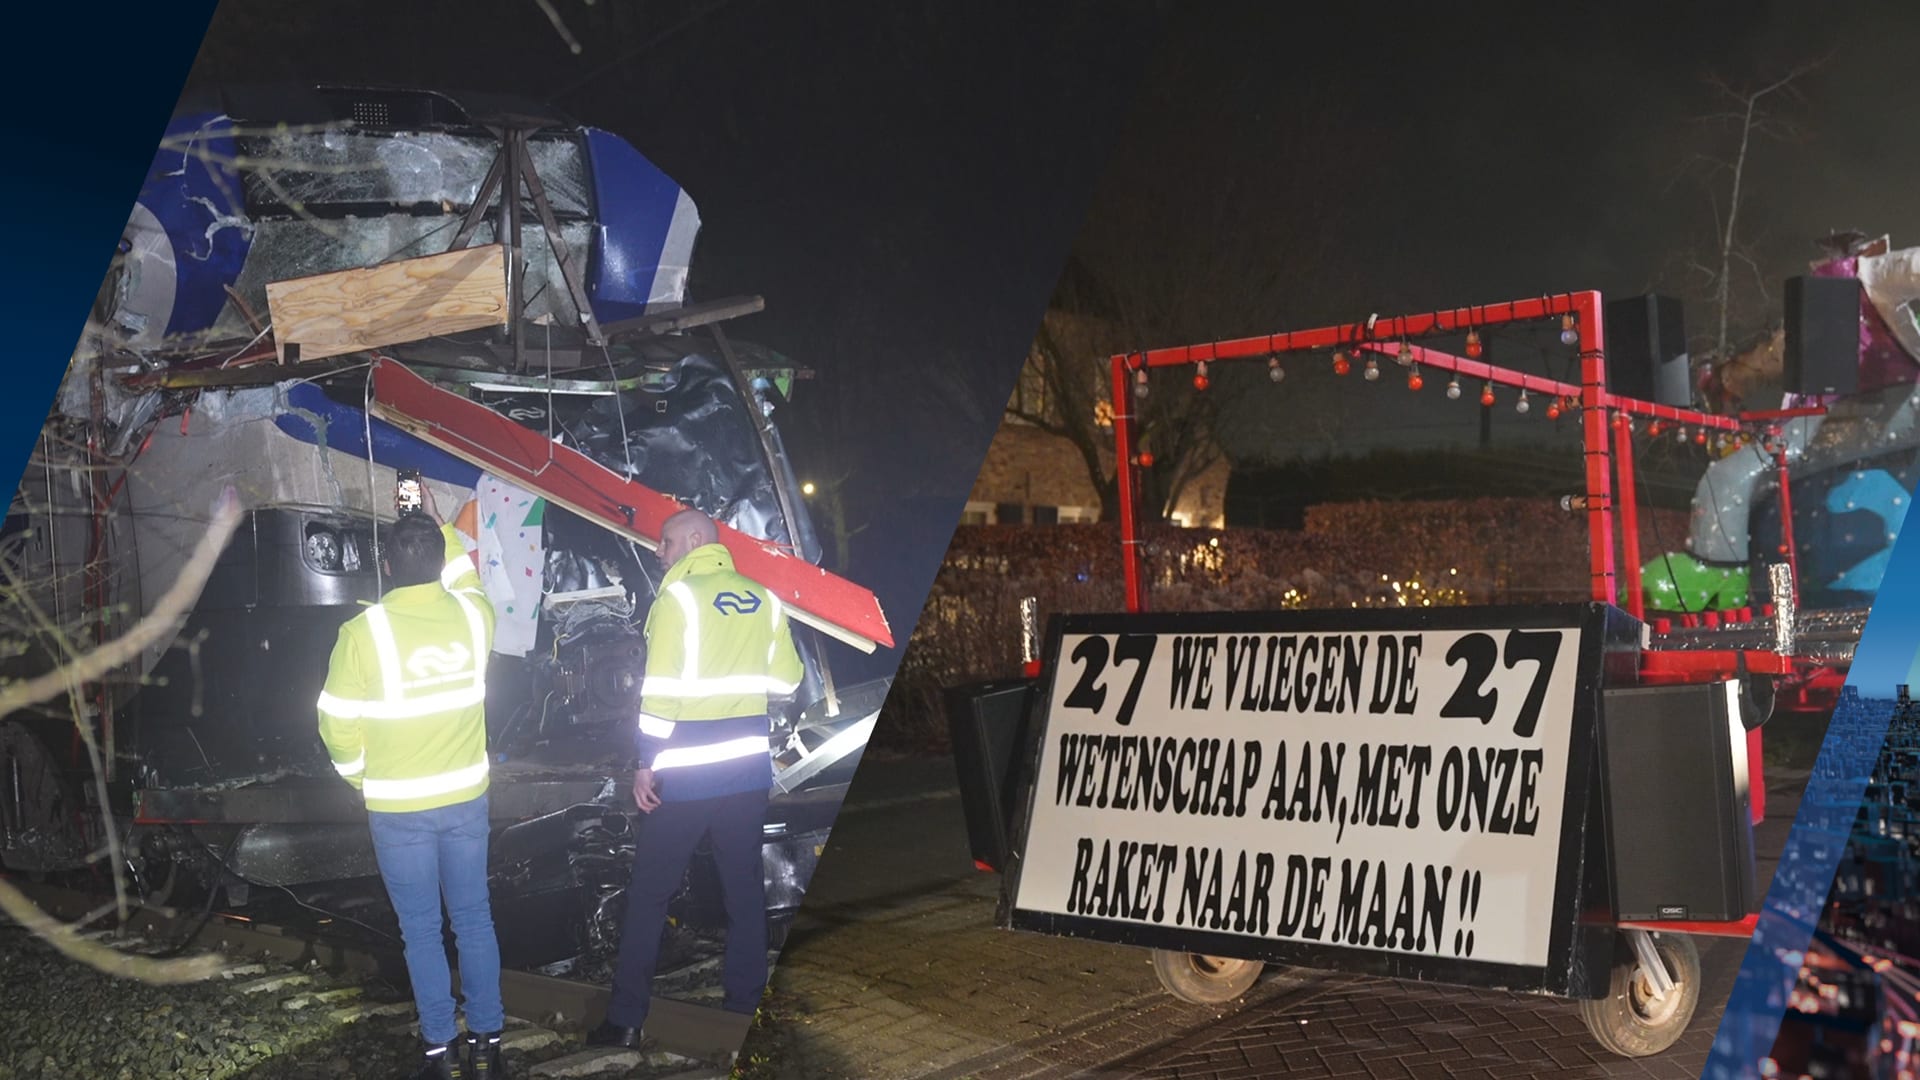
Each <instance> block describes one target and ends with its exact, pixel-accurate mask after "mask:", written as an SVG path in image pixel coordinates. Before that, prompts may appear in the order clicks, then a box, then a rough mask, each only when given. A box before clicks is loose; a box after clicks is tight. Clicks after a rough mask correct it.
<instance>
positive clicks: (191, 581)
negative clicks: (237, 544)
mask: <svg viewBox="0 0 1920 1080" xmlns="http://www.w3.org/2000/svg"><path fill="white" fill-rule="evenodd" d="M243 513H244V511H242V509H241V507H240V499H239V497H238V496H237V495H235V494H234V493H233V491H232V490H231V489H228V491H227V492H226V494H225V495H223V496H222V498H221V500H220V505H219V507H218V508H217V509H216V510H215V511H214V515H213V521H212V522H211V524H210V525H209V526H208V528H207V532H206V535H204V536H202V537H201V538H200V543H199V545H198V546H196V547H195V548H194V551H193V556H192V557H191V558H189V559H188V560H187V563H186V565H185V566H183V567H182V568H181V570H180V576H179V577H178V578H177V579H175V581H174V583H173V585H172V587H171V588H169V589H168V590H167V591H166V594H165V595H163V596H162V597H161V598H160V600H159V602H158V603H156V604H155V605H154V607H153V610H152V611H151V612H150V613H148V615H147V616H146V617H145V618H143V619H141V620H140V621H139V622H138V623H135V624H134V625H133V627H132V628H131V629H129V630H128V631H127V632H126V633H124V634H122V635H120V636H119V637H117V638H115V639H114V640H112V641H109V642H106V643H104V644H102V645H101V646H100V647H99V648H97V649H94V650H93V651H91V652H88V653H84V654H82V655H80V656H76V657H74V659H73V660H72V661H71V662H70V663H67V664H64V665H62V666H61V667H59V668H56V669H54V670H53V671H49V672H47V673H46V674H44V675H38V676H35V677H34V678H31V679H26V680H23V681H21V682H14V683H8V684H7V685H6V686H5V687H0V715H5V714H7V713H11V712H14V711H16V710H19V709H24V708H26V707H28V706H30V705H39V704H41V703H43V702H47V701H51V700H53V699H54V698H55V697H58V696H59V695H61V694H63V693H66V692H68V691H70V690H71V689H73V688H74V687H77V686H79V685H80V684H82V683H89V682H94V681H96V680H98V679H99V678H100V677H101V676H103V675H106V674H107V673H108V672H110V671H112V670H113V669H114V668H117V667H119V666H121V665H122V664H125V663H128V662H129V661H131V660H132V659H133V658H134V657H136V656H139V655H140V653H141V652H143V651H145V650H146V649H148V648H150V647H151V646H153V645H155V644H158V643H159V642H160V641H162V640H163V639H165V638H166V637H168V636H170V635H171V634H173V633H174V631H175V630H176V629H178V624H179V622H180V620H182V619H184V618H186V616H187V613H188V612H189V611H191V610H192V609H193V604H194V601H196V600H198V599H199V598H200V589H201V587H202V586H204V585H206V583H207V577H208V576H209V575H210V574H212V573H213V564H214V563H215V562H216V561H217V560H218V559H219V558H220V552H221V551H222V550H223V549H225V548H226V546H227V539H228V538H229V537H231V536H232V535H233V531H234V529H236V528H238V527H239V525H240V519H241V516H242V514H243Z"/></svg>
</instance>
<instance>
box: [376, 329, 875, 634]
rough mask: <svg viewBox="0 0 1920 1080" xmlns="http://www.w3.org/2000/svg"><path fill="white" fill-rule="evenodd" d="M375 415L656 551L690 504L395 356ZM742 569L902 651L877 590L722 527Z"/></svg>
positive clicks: (814, 611) (823, 625)
mask: <svg viewBox="0 0 1920 1080" xmlns="http://www.w3.org/2000/svg"><path fill="white" fill-rule="evenodd" d="M372 407H373V412H374V415H376V416H378V417H380V418H381V419H383V420H386V421H387V422H389V423H391V424H393V425H394V426H396V427H399V428H401V429H403V430H405V431H406V432H408V433H409V434H411V435H413V436H415V437H416V438H419V439H421V440H423V441H425V442H428V443H431V444H432V445H434V446H437V447H439V448H440V449H442V450H445V451H446V452H448V453H450V454H452V455H454V456H455V457H459V458H461V459H463V460H466V461H468V462H470V463H472V464H474V465H477V466H479V467H480V468H482V469H485V470H487V471H488V472H491V473H493V474H494V475H496V476H499V477H502V478H503V479H506V480H509V481H511V482H513V483H514V484H517V485H519V486H520V487H523V488H526V489H527V490H529V491H533V492H536V493H538V494H539V495H541V496H543V497H545V498H546V499H547V500H549V501H551V502H552V503H554V504H555V505H557V506H561V507H564V508H565V509H567V510H570V511H572V512H573V513H575V514H578V515H580V516H581V517H582V518H585V519H586V520H588V521H591V522H593V523H595V524H597V525H600V526H601V527H603V528H606V529H609V530H611V531H613V532H615V533H617V534H619V535H621V536H624V537H627V538H628V539H630V540H633V541H635V542H636V543H638V544H640V545H641V546H643V547H645V548H647V549H648V550H653V549H654V548H655V547H657V546H658V545H659V539H660V526H661V525H663V524H665V523H666V520H667V518H668V517H670V516H672V515H673V514H674V513H675V512H677V511H679V510H680V509H682V505H681V503H680V501H679V500H678V499H675V498H673V497H672V496H670V495H665V494H662V493H660V492H658V491H655V490H653V489H652V488H649V487H647V486H646V485H645V484H642V483H640V482H639V481H637V480H629V479H627V478H625V477H623V476H621V475H619V474H618V473H615V472H614V471H612V470H611V469H608V468H605V467H604V466H602V465H600V463H598V462H596V461H594V460H593V459H592V458H589V457H587V456H586V455H585V454H582V453H580V452H579V451H577V450H574V449H572V448H571V447H567V446H562V445H561V444H559V443H557V442H550V441H548V439H547V437H546V436H545V435H544V434H542V433H541V432H538V431H534V430H532V429H531V428H527V427H523V426H521V425H520V424H516V423H514V422H513V421H511V420H509V419H507V418H506V417H504V416H501V415H500V414H498V413H496V412H494V411H492V410H491V409H488V408H487V407H486V406H484V405H479V404H476V403H474V402H471V401H468V400H467V399H466V398H463V397H461V396H460V395H458V394H455V393H452V392H450V391H447V390H443V389H441V388H439V387H437V386H435V385H433V384H432V383H430V382H428V381H427V380H425V379H423V378H421V377H420V376H418V375H416V374H414V373H413V372H411V371H409V370H407V368H406V367H405V366H404V365H402V364H400V363H397V362H395V361H392V360H387V359H381V360H377V361H375V362H374V365H373V402H372ZM720 542H721V543H723V544H725V545H726V546H727V550H728V551H729V552H730V553H731V554H732V555H733V562H734V567H735V569H737V570H739V571H740V573H741V574H743V575H745V576H746V577H748V578H750V579H752V580H754V581H756V582H759V583H760V584H761V585H763V586H765V587H767V588H768V589H770V590H772V591H773V592H774V593H775V595H777V596H779V597H780V600H781V602H782V603H784V604H786V605H787V607H788V609H789V611H790V612H791V614H792V616H793V618H795V619H796V620H798V621H800V622H803V623H806V624H807V625H808V626H811V627H814V628H815V629H817V630H819V631H820V632H822V633H824V634H828V635H831V636H833V637H835V638H838V639H839V640H841V641H844V642H846V643H847V644H849V645H851V646H853V647H854V648H856V649H860V650H861V651H863V652H872V651H873V650H874V648H875V646H876V645H884V646H886V647H888V648H892V647H893V631H892V630H891V629H890V628H889V627H888V626H887V617H886V614H885V612H883V611H881V610H880V601H879V600H878V599H877V598H876V597H875V596H874V595H873V593H872V592H871V591H869V590H867V589H866V588H863V587H862V586H860V585H856V584H854V583H853V582H851V581H848V580H847V579H845V578H843V577H840V576H838V575H836V574H833V573H830V572H828V571H826V570H823V569H821V568H820V567H818V566H814V565H813V564H812V563H809V562H807V561H806V560H804V559H801V558H799V557H797V556H795V555H793V554H792V553H791V552H788V551H786V550H783V549H782V548H780V547H779V546H778V545H775V544H773V543H770V542H768V541H766V540H761V539H759V538H758V537H752V536H748V535H747V534H745V533H743V532H739V531H737V530H735V529H733V528H731V527H729V526H727V525H724V524H722V525H720Z"/></svg>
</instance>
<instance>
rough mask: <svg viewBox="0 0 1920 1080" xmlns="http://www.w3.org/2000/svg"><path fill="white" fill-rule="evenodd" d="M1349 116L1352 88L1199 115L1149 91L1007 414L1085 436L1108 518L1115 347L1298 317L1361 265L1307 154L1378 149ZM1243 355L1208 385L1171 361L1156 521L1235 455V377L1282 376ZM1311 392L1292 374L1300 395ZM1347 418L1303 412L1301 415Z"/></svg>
mask: <svg viewBox="0 0 1920 1080" xmlns="http://www.w3.org/2000/svg"><path fill="white" fill-rule="evenodd" d="M1166 63H1167V64H1168V65H1169V66H1168V68H1167V69H1166V71H1164V72H1163V73H1162V74H1161V75H1160V76H1159V78H1161V79H1164V80H1166V81H1169V82H1179V81H1190V80H1195V79H1205V78H1207V77H1208V70H1209V68H1210V65H1212V63H1213V58H1212V57H1208V56H1201V55H1183V56H1176V57H1170V58H1168V59H1167V61H1166ZM1350 114H1351V105H1350V104H1349V103H1348V102H1346V101H1344V100H1342V99H1341V98H1340V97H1339V96H1338V95H1337V94H1336V92H1335V91H1333V90H1332V89H1330V88H1326V87H1321V88H1319V89H1315V90H1309V91H1308V92H1306V93H1304V94H1300V95H1295V96H1294V97H1291V98H1289V99H1288V101H1287V102H1286V103H1285V104H1284V107H1280V108H1278V109H1276V110H1274V111H1272V112H1261V111H1255V112H1254V113H1250V114H1247V115H1235V116H1233V117H1225V116H1221V117H1194V116H1192V115H1189V114H1187V113H1185V112H1182V111H1180V110H1179V109H1178V108H1177V107H1176V106H1173V105H1170V104H1167V103H1162V102H1159V101H1157V100H1150V101H1148V102H1146V103H1144V105H1143V107H1142V111H1141V112H1140V113H1138V114H1136V115H1135V116H1134V118H1133V121H1132V127H1131V128H1130V136H1131V137H1130V138H1129V139H1127V140H1126V141H1125V142H1123V144H1122V145H1121V146H1120V147H1118V148H1116V150H1115V153H1114V155H1113V159H1112V164H1111V165H1110V166H1109V169H1108V172H1107V173H1106V175H1105V176H1104V177H1103V178H1102V182H1101V187H1100V189H1099V191H1098V192H1096V195H1095V198H1094V202H1093V206H1092V209H1091V210H1090V212H1089V216H1088V222H1087V225H1086V227H1085V228H1084V229H1083V230H1082V233H1081V235H1080V238H1079V241H1078V242H1077V243H1076V245H1075V249H1074V254H1073V257H1072V258H1071V259H1070V260H1069V262H1068V266H1067V269H1066V271H1065V273H1064V274H1063V275H1062V277H1061V279H1060V282H1059V284H1058V285H1057V286H1056V288H1055V292H1054V296H1053V298H1052V301H1051V303H1050V304H1049V311H1048V316H1047V318H1046V320H1045V321H1044V322H1043V324H1042V325H1041V327H1040V328H1039V331H1038V333H1037V334H1036V335H1035V338H1034V341H1033V344H1032V347H1031V348H1030V350H1029V353H1028V357H1027V362H1026V368H1025V370H1024V371H1023V373H1022V376H1021V383H1020V390H1019V391H1017V392H1016V393H1015V395H1014V398H1013V400H1012V401H1011V402H1010V403H1009V406H1008V410H1007V415H1008V416H1009V417H1011V418H1013V419H1016V420H1020V421H1023V422H1026V423H1030V424H1033V425H1035V426H1037V427H1039V428H1040V429H1042V430H1044V431H1047V432H1050V433H1052V434H1054V435H1056V436H1059V437H1061V438H1063V439H1065V440H1067V441H1068V442H1069V443H1071V444H1072V445H1073V447H1074V449H1075V450H1076V452H1077V454H1078V457H1079V458H1080V461H1081V463H1082V466H1083V467H1084V468H1085V469H1086V471H1087V476H1088V479H1089V480H1090V481H1091V482H1092V484H1093V486H1094V488H1095V490H1097V491H1098V492H1099V493H1100V504H1101V512H1102V516H1103V517H1104V518H1107V519H1109V520H1111V518H1112V516H1113V514H1114V512H1115V510H1116V507H1117V496H1116V487H1117V484H1116V481H1115V479H1114V469H1113V461H1112V457H1113V452H1112V445H1113V436H1112V431H1111V430H1110V427H1109V426H1108V425H1109V424H1110V423H1111V415H1112V413H1111V409H1112V402H1111V400H1110V397H1111V393H1112V390H1111V380H1110V376H1109V364H1108V360H1109V358H1110V357H1111V356H1112V355H1114V354H1115V353H1126V352H1138V351H1142V350H1147V349H1153V348H1158V347H1162V346H1169V345H1180V344H1188V343H1192V342H1198V341H1210V340H1217V339H1221V338H1228V337H1234V336H1239V335H1251V334H1261V333H1269V332H1274V331H1280V330H1285V329H1287V328H1288V324H1289V320H1292V319H1297V318H1299V317H1300V314H1299V313H1302V312H1304V311H1307V310H1310V309H1312V308H1313V307H1314V305H1315V304H1316V303H1318V302H1322V301H1324V300H1325V299H1327V298H1329V297H1331V296H1334V295H1336V294H1337V293H1338V292H1339V291H1340V290H1339V288H1338V285H1339V284H1340V283H1344V282H1346V281H1348V280H1349V279H1350V277H1351V275H1353V274H1354V273H1355V272H1356V266H1355V263H1354V260H1352V259H1351V258H1343V257H1342V249H1343V245H1344V243H1345V241H1346V238H1345V237H1342V236H1339V235H1337V234H1336V233H1334V232H1333V231H1332V230H1329V229H1328V228H1326V227H1325V222H1326V220H1327V217H1328V213H1327V211H1329V210H1330V207H1328V206H1326V205H1324V203H1325V201H1326V200H1328V199H1329V198H1332V197H1334V196H1335V195H1336V194H1340V193H1339V192H1338V189H1337V188H1335V187H1333V186H1331V185H1327V184H1324V183H1316V182H1312V180H1310V179H1309V178H1308V175H1307V170H1308V169H1309V168H1310V166H1308V165H1306V164H1303V162H1307V161H1314V160H1322V159H1324V157H1325V156H1327V155H1332V156H1333V157H1334V158H1335V159H1337V158H1338V157H1339V155H1341V154H1343V153H1344V152H1345V151H1346V150H1348V149H1357V148H1359V147H1362V146H1363V145H1364V141H1365V139H1364V135H1363V134H1362V133H1360V132H1358V131H1356V130H1350V129H1349V128H1348V127H1347V125H1346V123H1345V120H1346V118H1347V117H1348V116H1349V115H1350ZM1149 147H1150V148H1152V149H1151V152H1149V151H1147V150H1146V149H1143V148H1149ZM1362 182H1365V181H1364V179H1363V180H1359V181H1356V184H1358V183H1362ZM1347 194H1351V189H1349V191H1348V192H1347ZM1227 367H1228V366H1227V365H1220V366H1219V367H1218V368H1216V369H1215V370H1213V371H1210V372H1209V373H1208V374H1209V381H1210V383H1211V384H1212V387H1211V389H1208V390H1205V391H1202V390H1199V389H1197V388H1196V386H1195V384H1194V382H1193V376H1194V375H1195V374H1196V372H1194V371H1192V370H1181V371H1177V372H1175V371H1162V372H1158V373H1156V374H1154V375H1153V376H1152V377H1151V378H1150V381H1149V387H1148V393H1147V396H1146V397H1145V398H1144V399H1141V400H1137V401H1136V402H1134V403H1133V409H1134V414H1135V418H1136V419H1135V425H1136V427H1135V430H1136V432H1137V435H1138V439H1137V445H1138V448H1139V449H1141V450H1144V451H1146V452H1147V453H1148V454H1149V455H1150V456H1151V461H1152V464H1151V465H1150V466H1148V467H1146V468H1144V469H1143V470H1142V473H1141V479H1142V488H1143V490H1142V491H1141V499H1140V506H1141V508H1142V510H1143V511H1144V512H1145V513H1146V514H1147V515H1148V516H1149V517H1155V518H1162V519H1164V518H1165V517H1166V516H1167V515H1168V514H1169V513H1171V511H1172V509H1173V507H1174V505H1175V504H1176V503H1177V501H1178V500H1179V498H1180V496H1181V494H1182V493H1183V491H1184V490H1185V489H1186V488H1187V486H1188V485H1189V484H1191V483H1192V482H1193V481H1194V480H1195V479H1196V478H1197V477H1199V476H1200V475H1201V474H1202V473H1204V472H1205V471H1206V470H1207V469H1208V468H1210V467H1212V466H1213V465H1215V464H1216V463H1217V462H1219V461H1220V460H1221V458H1222V457H1223V456H1224V452H1223V448H1222V442H1223V440H1224V439H1229V438H1230V437H1231V435H1232V434H1233V432H1234V429H1235V425H1236V424H1237V423H1238V422H1239V421H1240V420H1241V419H1243V411H1242V410H1240V409H1237V408H1235V407H1234V405H1233V404H1231V403H1230V402H1229V400H1228V399H1229V398H1230V397H1231V396H1232V395H1231V393H1230V392H1229V391H1230V390H1231V389H1233V388H1234V387H1236V386H1240V385H1242V384H1240V383H1238V382H1236V381H1235V380H1236V377H1237V376H1245V377H1250V378H1252V379H1254V380H1257V381H1259V382H1260V384H1261V385H1262V386H1264V385H1265V384H1266V378H1265V376H1266V373H1265V371H1264V370H1262V371H1260V372H1258V373H1255V372H1250V371H1246V370H1240V371H1237V372H1236V371H1230V370H1226V369H1227ZM1239 367H1241V368H1242V369H1244V367H1245V365H1239ZM1300 389H1303V388H1301V387H1297V386H1295V385H1294V384H1292V383H1290V384H1289V392H1290V393H1292V394H1294V396H1295V398H1296V403H1297V397H1298V391H1299V390H1300ZM1331 416H1332V414H1331V413H1327V414H1314V415H1303V416H1302V420H1301V424H1300V427H1301V428H1302V429H1313V428H1316V427H1320V426H1322V424H1321V421H1328V422H1331Z"/></svg>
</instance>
